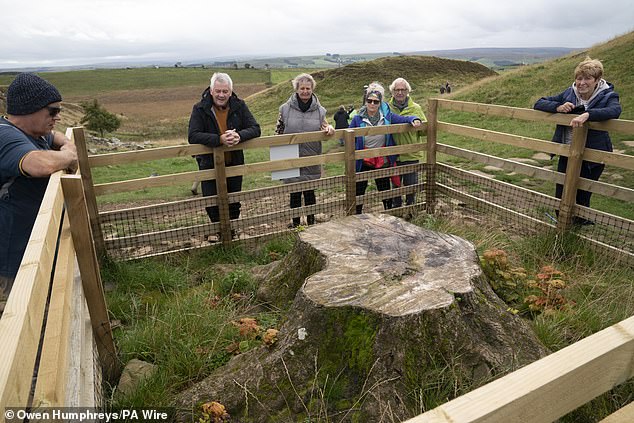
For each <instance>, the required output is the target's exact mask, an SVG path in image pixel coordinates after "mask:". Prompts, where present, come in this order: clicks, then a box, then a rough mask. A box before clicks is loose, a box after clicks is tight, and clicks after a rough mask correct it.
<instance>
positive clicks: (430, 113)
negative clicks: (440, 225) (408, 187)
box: [425, 99, 439, 214]
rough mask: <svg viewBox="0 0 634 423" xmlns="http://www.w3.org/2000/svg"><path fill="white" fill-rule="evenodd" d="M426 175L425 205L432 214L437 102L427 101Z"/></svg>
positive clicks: (434, 208) (435, 162) (434, 198)
mask: <svg viewBox="0 0 634 423" xmlns="http://www.w3.org/2000/svg"><path fill="white" fill-rule="evenodd" d="M427 122H428V123H427V158H426V163H427V173H426V174H425V181H426V183H427V189H426V190H425V204H426V208H427V213H429V214H434V213H435V210H436V164H437V157H436V153H437V151H438V145H437V144H438V129H439V127H438V126H439V125H438V100H435V99H429V100H428V101H427Z"/></svg>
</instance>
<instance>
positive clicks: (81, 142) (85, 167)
mask: <svg viewBox="0 0 634 423" xmlns="http://www.w3.org/2000/svg"><path fill="white" fill-rule="evenodd" d="M66 136H67V137H68V138H71V139H72V140H73V142H74V143H75V147H76V148H77V161H78V163H79V172H80V174H81V182H82V184H83V185H84V192H85V193H86V207H87V210H88V219H89V220H90V228H91V230H92V236H93V239H94V241H95V250H96V251H97V258H99V257H101V256H103V254H104V252H105V251H104V245H103V234H102V233H101V226H99V219H98V216H99V209H98V208H97V197H96V194H95V191H94V185H95V184H94V182H93V179H92V170H91V169H90V164H89V163H88V146H87V145H86V138H85V134H84V128H81V127H79V128H68V129H67V130H66Z"/></svg>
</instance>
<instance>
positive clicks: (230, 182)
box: [200, 176, 242, 222]
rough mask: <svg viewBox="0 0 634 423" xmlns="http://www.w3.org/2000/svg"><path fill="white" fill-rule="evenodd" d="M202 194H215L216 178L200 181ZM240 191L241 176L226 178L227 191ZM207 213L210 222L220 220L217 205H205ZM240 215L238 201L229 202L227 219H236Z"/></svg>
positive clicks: (216, 191)
mask: <svg viewBox="0 0 634 423" xmlns="http://www.w3.org/2000/svg"><path fill="white" fill-rule="evenodd" d="M200 185H201V187H202V190H203V196H205V197H209V196H211V195H217V194H218V190H217V188H216V180H215V179H210V180H208V181H202V182H201V183H200ZM240 191H242V176H231V177H229V178H227V192H240ZM206 210H207V214H208V215H209V219H211V221H212V222H219V221H220V213H219V210H218V206H209V207H206ZM238 217H240V203H239V202H235V203H229V219H232V220H233V219H237V218H238Z"/></svg>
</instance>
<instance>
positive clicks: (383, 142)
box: [350, 82, 421, 214]
mask: <svg viewBox="0 0 634 423" xmlns="http://www.w3.org/2000/svg"><path fill="white" fill-rule="evenodd" d="M384 95H385V89H384V88H383V87H382V86H381V84H379V83H378V82H373V83H372V84H370V85H369V86H368V88H367V91H366V94H365V104H364V105H363V107H361V109H360V110H359V114H357V115H356V116H355V117H354V118H352V122H350V128H363V127H366V126H381V125H389V124H391V123H409V124H411V125H412V126H416V127H417V126H420V125H421V120H420V118H419V117H418V116H399V115H397V114H393V113H392V112H391V111H390V106H388V104H387V103H386V102H385V101H383V96H384ZM394 145H396V144H395V143H394V138H393V137H392V134H386V135H367V136H362V137H356V138H355V149H356V150H363V149H365V148H378V147H391V146H394ZM391 166H396V156H387V158H384V157H372V158H370V159H362V160H357V161H356V170H357V172H366V171H369V170H374V169H380V168H383V167H391ZM374 182H375V183H376V189H377V190H378V191H386V190H388V189H390V178H389V177H385V178H377V179H375V180H374ZM367 187H368V181H359V182H357V185H356V195H364V194H365V190H366V188H367ZM383 208H384V209H391V208H392V199H391V198H389V199H385V200H383ZM362 210H363V205H362V204H358V205H357V209H356V212H357V214H361V212H362Z"/></svg>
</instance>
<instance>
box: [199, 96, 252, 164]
mask: <svg viewBox="0 0 634 423" xmlns="http://www.w3.org/2000/svg"><path fill="white" fill-rule="evenodd" d="M212 105H213V98H212V97H211V94H210V93H209V88H207V89H206V90H205V91H203V94H202V99H201V100H200V101H199V102H198V103H196V104H195V105H194V108H193V109H192V114H191V116H190V118H189V133H188V136H187V141H188V142H189V143H190V144H202V145H207V146H209V147H219V146H220V135H222V134H221V133H220V129H219V127H218V122H217V121H216V117H215V116H214V115H213V113H212V112H211V107H212ZM227 129H235V130H236V131H238V133H239V134H240V142H241V143H242V142H244V141H247V140H250V139H251V138H256V137H259V136H260V125H259V124H258V123H257V121H256V120H255V118H254V117H253V115H252V114H251V111H250V110H249V108H248V107H247V104H246V103H245V102H244V101H243V100H241V99H239V98H238V96H237V95H235V93H233V94H232V95H231V97H230V98H229V114H228V116H227ZM197 160H198V165H199V167H200V169H201V170H202V169H213V168H214V160H213V154H204V155H200V156H197ZM241 164H244V153H243V152H242V150H234V151H232V152H231V165H232V166H235V165H241Z"/></svg>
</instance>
